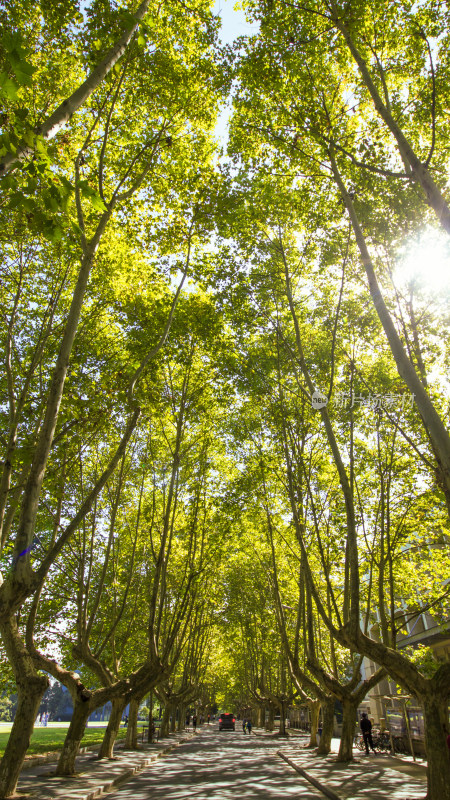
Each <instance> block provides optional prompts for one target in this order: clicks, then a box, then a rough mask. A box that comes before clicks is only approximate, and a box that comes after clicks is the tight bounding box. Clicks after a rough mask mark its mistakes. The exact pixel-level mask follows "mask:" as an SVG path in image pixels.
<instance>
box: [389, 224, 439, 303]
mask: <svg viewBox="0 0 450 800" xmlns="http://www.w3.org/2000/svg"><path fill="white" fill-rule="evenodd" d="M394 280H395V283H397V284H399V285H401V286H407V285H408V284H410V283H411V282H414V283H416V284H418V285H419V286H420V288H422V289H425V290H428V291H430V292H432V293H433V294H439V293H443V294H447V293H448V292H450V239H449V237H448V236H447V235H446V234H445V233H441V232H440V231H436V230H432V229H425V230H423V231H422V232H421V233H420V234H419V235H418V236H416V237H415V238H414V239H411V240H410V241H408V242H407V243H406V244H405V246H404V247H403V249H402V251H401V252H400V256H399V258H398V261H397V265H396V267H395V271H394Z"/></svg>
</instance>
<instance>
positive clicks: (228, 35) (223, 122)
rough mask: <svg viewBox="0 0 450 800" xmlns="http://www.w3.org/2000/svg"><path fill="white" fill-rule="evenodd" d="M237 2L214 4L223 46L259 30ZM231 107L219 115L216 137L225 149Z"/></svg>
mask: <svg viewBox="0 0 450 800" xmlns="http://www.w3.org/2000/svg"><path fill="white" fill-rule="evenodd" d="M235 5H236V0H216V2H215V3H214V14H217V15H218V16H220V18H221V21H222V28H221V30H220V34H219V35H220V39H221V41H222V42H223V44H231V42H233V41H234V39H236V38H237V37H238V36H251V35H252V34H253V33H256V31H257V30H258V26H257V25H250V24H249V23H248V22H247V21H246V19H245V14H244V12H243V11H242V10H241V9H235V8H234V6H235ZM230 113H231V107H230V106H229V105H227V106H225V108H223V109H222V111H221V113H220V114H219V118H218V120H217V124H216V128H215V135H216V138H217V139H218V140H219V142H220V143H221V144H222V145H223V146H224V147H225V146H226V143H227V140H228V120H229V118H230Z"/></svg>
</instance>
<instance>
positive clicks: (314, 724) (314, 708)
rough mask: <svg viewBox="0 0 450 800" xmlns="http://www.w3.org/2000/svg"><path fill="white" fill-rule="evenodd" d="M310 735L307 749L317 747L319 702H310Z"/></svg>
mask: <svg viewBox="0 0 450 800" xmlns="http://www.w3.org/2000/svg"><path fill="white" fill-rule="evenodd" d="M308 705H309V709H310V713H311V733H310V737H309V744H308V745H307V746H308V747H317V728H318V727H319V713H320V700H310V702H309V704H308Z"/></svg>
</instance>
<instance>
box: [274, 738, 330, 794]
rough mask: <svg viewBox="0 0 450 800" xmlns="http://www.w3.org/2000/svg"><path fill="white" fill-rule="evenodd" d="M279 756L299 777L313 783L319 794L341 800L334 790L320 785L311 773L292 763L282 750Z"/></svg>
mask: <svg viewBox="0 0 450 800" xmlns="http://www.w3.org/2000/svg"><path fill="white" fill-rule="evenodd" d="M277 756H280V758H282V759H283V761H286V763H287V764H289V766H290V767H292V769H295V771H296V772H298V773H299V775H301V776H302V778H305V780H307V781H309V783H311V784H312V785H313V786H314V787H315V788H316V789H318V790H319V792H322V794H324V795H326V797H329V798H330V800H341V798H340V797H339V795H338V794H336V792H333V790H332V789H329V787H328V786H326V785H325V784H324V783H319V781H318V780H316V778H313V777H312V775H309V773H308V772H306V770H304V769H303V768H302V767H299V766H298V764H295V763H294V762H293V761H291V759H290V758H288V757H287V756H285V755H284V753H282V752H281V750H277Z"/></svg>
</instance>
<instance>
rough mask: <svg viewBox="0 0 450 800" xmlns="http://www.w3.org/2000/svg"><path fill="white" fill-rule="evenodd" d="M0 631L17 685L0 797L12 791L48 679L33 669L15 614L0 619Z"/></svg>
mask: <svg viewBox="0 0 450 800" xmlns="http://www.w3.org/2000/svg"><path fill="white" fill-rule="evenodd" d="M0 631H1V634H2V641H3V644H4V647H5V650H6V652H7V655H8V659H9V662H10V664H11V666H12V669H13V672H14V677H15V681H16V686H17V710H16V714H15V717H14V722H13V725H12V728H11V733H10V735H9V739H8V743H7V745H6V749H5V752H4V755H3V758H2V760H1V762H0V797H2V798H3V797H11V795H13V794H14V793H15V790H16V786H17V781H18V780H19V775H20V770H21V769H22V764H23V760H24V758H25V755H26V752H27V750H28V747H29V746H30V739H31V735H32V733H33V727H34V721H35V719H36V716H37V712H38V708H39V705H40V703H41V699H42V695H43V694H44V692H45V690H46V689H47V687H48V678H47V677H44V676H43V675H39V673H38V672H37V671H36V668H35V666H34V663H33V661H32V659H31V658H30V656H29V654H28V653H27V651H26V649H25V647H24V645H23V642H22V640H21V639H20V636H19V634H18V630H17V621H16V619H15V617H11V618H10V619H8V620H6V621H5V622H3V623H2V625H1V627H0Z"/></svg>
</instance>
